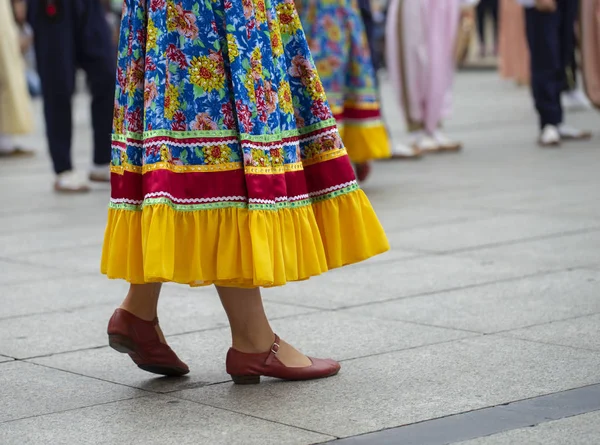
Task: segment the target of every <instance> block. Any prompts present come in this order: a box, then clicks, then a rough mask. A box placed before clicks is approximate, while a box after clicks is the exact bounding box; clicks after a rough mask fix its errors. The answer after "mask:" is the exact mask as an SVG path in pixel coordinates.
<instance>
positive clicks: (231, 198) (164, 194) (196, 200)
mask: <svg viewBox="0 0 600 445" xmlns="http://www.w3.org/2000/svg"><path fill="white" fill-rule="evenodd" d="M164 197H166V198H169V199H170V200H171V201H173V202H181V203H184V204H193V203H203V202H220V201H244V202H246V200H247V198H246V197H245V196H219V197H216V198H185V199H181V198H175V197H174V196H173V195H171V194H170V193H168V192H153V193H147V194H146V195H145V196H144V200H146V199H152V198H164Z"/></svg>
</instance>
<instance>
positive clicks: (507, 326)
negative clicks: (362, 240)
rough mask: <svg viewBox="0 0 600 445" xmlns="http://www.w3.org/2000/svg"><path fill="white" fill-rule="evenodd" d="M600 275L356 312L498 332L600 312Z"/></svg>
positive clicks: (550, 277)
mask: <svg viewBox="0 0 600 445" xmlns="http://www.w3.org/2000/svg"><path fill="white" fill-rule="evenodd" d="M597 295H600V273H599V272H597V271H592V270H583V269H581V270H571V271H564V272H557V273H551V274H547V275H538V276H533V277H528V278H522V279H518V280H514V281H508V282H501V283H494V284H488V285H482V286H478V287H472V288H469V289H461V290H456V291H451V292H440V293H436V294H433V295H424V296H419V297H414V298H403V299H398V300H395V301H391V302H387V303H378V304H370V305H365V306H361V307H358V308H355V309H351V312H353V313H360V314H361V315H367V316H374V317H378V318H381V319H387V320H404V321H412V322H417V323H424V324H427V325H432V326H442V327H447V328H454V329H464V330H468V331H475V332H481V333H493V332H498V331H506V330H511V329H518V328H522V327H526V326H532V325H538V324H545V323H548V322H550V321H558V320H563V319H565V318H572V317H576V316H582V315H589V314H595V313H600V300H599V299H598V298H596V297H595V296H597Z"/></svg>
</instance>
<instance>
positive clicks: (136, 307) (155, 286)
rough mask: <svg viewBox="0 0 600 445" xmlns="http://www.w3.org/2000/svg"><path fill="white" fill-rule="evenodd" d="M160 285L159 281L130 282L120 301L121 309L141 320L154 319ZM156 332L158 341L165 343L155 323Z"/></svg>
mask: <svg viewBox="0 0 600 445" xmlns="http://www.w3.org/2000/svg"><path fill="white" fill-rule="evenodd" d="M161 286H162V284H161V283H148V284H131V285H130V286H129V292H128V293H127V296H126V297H125V300H123V303H121V309H125V310H126V311H127V312H130V313H132V314H133V315H135V316H136V317H139V318H141V319H142V320H146V321H152V320H154V319H155V318H156V317H157V309H158V298H159V297H160V289H161ZM156 332H157V333H158V336H159V337H160V341H161V342H162V343H164V344H167V341H166V340H165V336H164V335H163V333H162V331H161V329H160V326H158V325H156Z"/></svg>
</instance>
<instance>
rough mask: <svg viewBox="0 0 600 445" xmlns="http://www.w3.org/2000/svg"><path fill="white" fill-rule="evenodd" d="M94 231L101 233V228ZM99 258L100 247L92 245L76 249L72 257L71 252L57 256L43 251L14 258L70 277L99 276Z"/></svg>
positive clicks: (100, 253) (54, 253) (51, 252)
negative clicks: (79, 275) (50, 268)
mask: <svg viewBox="0 0 600 445" xmlns="http://www.w3.org/2000/svg"><path fill="white" fill-rule="evenodd" d="M93 227H96V226H93ZM96 230H98V231H102V230H103V227H101V226H100V225H98V226H97V227H96ZM91 231H92V230H90V232H91ZM101 256H102V246H101V245H93V246H86V247H79V248H77V255H73V252H72V251H70V252H64V253H61V254H58V255H57V254H56V252H53V251H45V252H36V253H27V254H21V255H16V256H15V257H14V258H15V259H16V260H19V261H26V262H27V263H30V264H34V265H40V266H48V267H54V268H57V269H60V270H61V271H62V272H67V273H69V274H71V275H76V274H80V273H84V274H87V275H96V276H99V275H100V258H101Z"/></svg>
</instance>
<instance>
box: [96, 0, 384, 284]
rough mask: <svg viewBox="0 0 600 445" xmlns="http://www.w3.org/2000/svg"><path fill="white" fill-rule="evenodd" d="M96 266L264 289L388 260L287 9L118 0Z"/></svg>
mask: <svg viewBox="0 0 600 445" xmlns="http://www.w3.org/2000/svg"><path fill="white" fill-rule="evenodd" d="M119 47H120V48H119V60H118V76H117V77H118V79H117V91H116V102H115V117H114V135H113V146H112V166H111V171H112V179H111V181H112V193H111V202H110V208H109V214H108V226H107V229H106V235H105V240H104V248H103V255H102V272H103V273H105V274H106V275H108V277H110V278H123V279H125V280H127V281H129V282H130V283H147V282H164V281H173V282H178V283H185V284H189V285H207V284H218V285H223V286H238V287H256V286H276V285H282V284H285V283H286V282H288V281H294V280H303V279H307V278H309V277H311V276H313V275H318V274H320V273H322V272H325V271H327V270H328V269H331V268H334V267H339V266H343V265H346V264H350V263H354V262H357V261H361V260H364V259H367V258H369V257H371V256H373V255H376V254H379V253H382V252H384V251H386V250H388V248H389V246H388V242H387V239H386V237H385V234H384V232H383V229H382V227H381V225H380V223H379V221H378V219H377V217H376V215H375V213H374V211H373V209H372V207H371V205H370V203H369V201H368V199H367V198H366V196H365V195H364V193H363V192H362V191H361V190H360V189H359V187H358V185H357V183H356V180H355V177H354V172H353V170H352V167H351V165H350V162H349V160H348V157H347V155H346V150H345V148H344V146H343V144H342V141H341V138H340V136H339V134H338V131H337V129H336V123H335V119H333V116H332V114H331V111H330V109H329V106H328V105H327V101H326V98H325V93H324V90H323V86H322V84H321V82H320V80H319V77H318V75H317V72H316V69H315V66H314V63H313V61H312V59H311V56H310V52H309V49H308V45H307V43H306V39H305V36H304V33H303V31H302V28H301V25H300V20H299V17H298V15H297V12H296V9H295V7H294V4H293V3H292V2H291V1H288V0H285V1H283V0H243V1H230V0H212V1H211V0H208V1H200V0H177V1H173V0H169V1H165V0H126V1H125V4H124V11H123V20H122V23H121V36H120V45H119Z"/></svg>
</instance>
